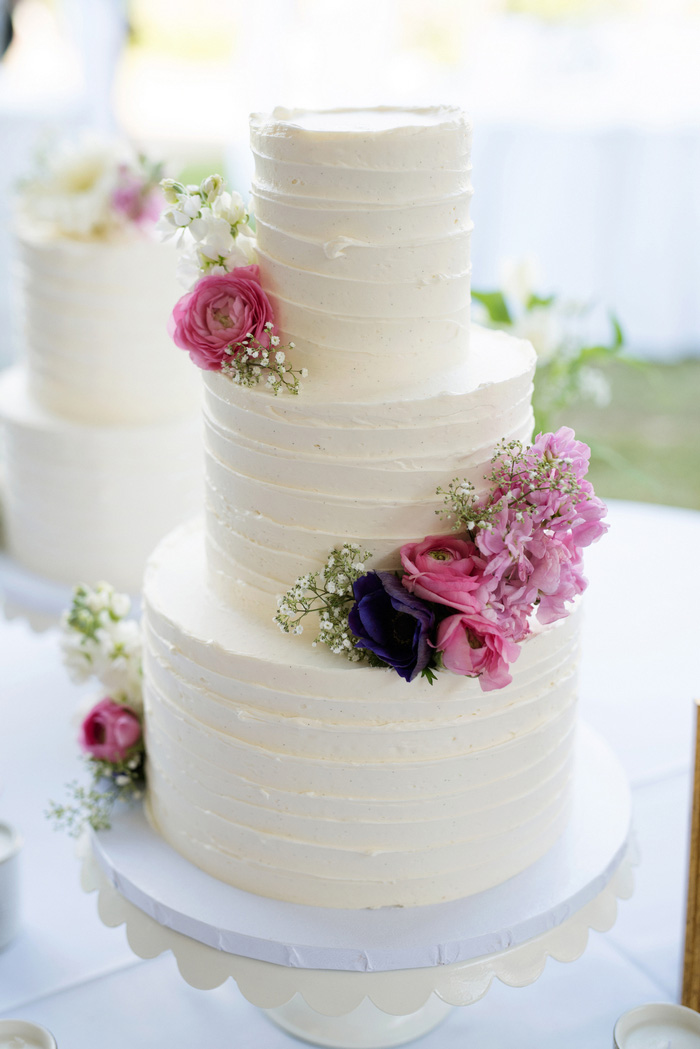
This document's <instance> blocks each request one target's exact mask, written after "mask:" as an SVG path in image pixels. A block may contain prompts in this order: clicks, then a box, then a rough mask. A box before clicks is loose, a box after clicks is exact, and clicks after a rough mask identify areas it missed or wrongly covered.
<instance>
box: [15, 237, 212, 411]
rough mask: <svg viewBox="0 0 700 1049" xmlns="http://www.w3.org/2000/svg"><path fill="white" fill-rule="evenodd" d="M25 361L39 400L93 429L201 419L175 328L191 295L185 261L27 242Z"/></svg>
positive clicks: (145, 242)
mask: <svg viewBox="0 0 700 1049" xmlns="http://www.w3.org/2000/svg"><path fill="white" fill-rule="evenodd" d="M17 253H18V257H17V264H16V265H17V278H18V293H19V302H20V308H21V324H22V331H23V351H24V356H25V360H26V364H27V374H28V376H29V389H30V393H31V395H32V397H33V398H34V399H35V400H36V401H37V402H38V403H39V404H40V405H41V406H42V407H43V408H45V409H47V410H48V411H53V412H56V413H57V414H58V415H61V416H63V417H64V418H67V419H73V420H75V421H80V422H85V423H95V424H96V425H104V424H112V423H116V424H130V423H148V422H155V421H161V420H163V421H164V420H168V419H170V420H172V419H177V418H178V417H182V416H183V415H185V414H190V415H192V414H194V413H195V412H196V410H197V406H198V398H199V384H198V383H197V381H196V379H195V377H194V376H193V374H192V367H191V364H190V362H189V361H188V359H187V357H186V355H185V354H178V353H174V352H173V346H172V341H171V339H170V337H169V335H168V332H167V322H168V317H169V316H170V312H171V310H172V307H173V304H174V303H175V301H176V300H177V299H178V298H179V296H180V294H181V290H180V289H179V288H178V285H177V282H176V280H175V251H174V249H173V247H172V245H165V244H160V243H158V242H156V241H154V240H150V239H148V238H147V237H146V236H139V237H137V236H132V237H124V238H123V239H120V240H106V241H79V240H70V239H68V238H66V237H57V236H46V235H43V234H41V233H40V232H38V231H37V230H33V229H31V228H28V227H26V225H25V227H24V228H23V229H22V230H21V231H20V233H19V236H18V238H17Z"/></svg>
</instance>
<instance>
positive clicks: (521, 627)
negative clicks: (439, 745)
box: [274, 427, 607, 692]
mask: <svg viewBox="0 0 700 1049" xmlns="http://www.w3.org/2000/svg"><path fill="white" fill-rule="evenodd" d="M589 457H590V449H589V448H588V446H587V445H585V444H583V443H582V442H581V441H577V440H576V439H575V437H574V433H573V430H571V429H569V428H567V427H562V428H561V429H559V430H558V431H557V432H556V433H546V434H540V435H539V436H538V437H537V439H536V440H535V442H534V444H533V445H532V446H531V447H529V448H525V447H524V446H523V445H522V444H521V442H519V441H511V442H508V443H506V444H501V445H500V447H499V448H498V449H497V451H496V454H495V456H494V457H493V459H492V471H491V475H490V478H489V479H490V481H491V485H492V487H491V490H490V491H489V493H488V494H487V495H486V496H484V497H478V496H477V495H476V492H475V489H474V486H473V485H471V484H470V483H469V482H466V481H460V480H459V479H455V480H454V481H452V482H451V483H450V484H449V485H448V487H447V488H446V489H438V494H440V495H443V496H444V503H445V509H444V510H441V511H439V513H441V514H442V516H444V517H446V518H447V519H448V520H450V521H452V522H453V528H454V530H455V531H457V532H458V533H460V534H459V535H458V536H454V535H453V536H450V535H447V536H446V535H430V536H426V537H425V538H424V539H422V540H420V541H417V542H411V543H406V544H405V545H404V546H402V547H401V550H400V551H399V554H398V557H397V560H398V559H399V558H400V563H401V567H400V568H397V570H396V571H369V572H366V571H365V562H366V561H367V560H368V558H370V557H371V556H372V555H371V553H370V552H369V551H361V550H360V549H359V548H358V547H357V546H355V545H353V544H349V543H346V544H344V545H343V546H342V547H340V548H339V549H336V550H334V551H332V553H331V554H330V555H329V558H328V560H327V562H326V565H325V567H324V568H323V569H321V570H320V571H319V572H315V573H312V574H308V575H305V576H302V577H300V578H299V579H297V580H296V582H295V584H294V586H293V587H292V588H291V589H290V590H289V591H288V592H287V593H286V594H285V595H284V596H282V597H280V598H279V601H278V611H277V614H276V615H275V617H274V618H275V622H276V623H277V624H278V625H279V627H280V628H281V629H282V630H283V631H285V632H287V633H289V632H291V633H295V634H300V633H302V631H303V625H302V620H303V619H304V618H305V617H306V616H308V615H310V614H312V613H316V614H317V615H318V616H319V624H320V628H319V632H318V634H317V636H316V639H315V641H314V642H312V643H313V644H317V643H319V642H321V643H322V644H325V645H327V646H328V647H329V648H330V649H331V651H332V652H334V653H336V654H339V655H341V654H342V655H345V656H346V657H347V658H348V659H350V660H352V661H354V662H357V661H360V660H365V661H367V662H369V663H370V664H371V665H372V666H379V667H390V668H392V669H393V670H394V671H396V673H397V674H399V676H400V677H402V678H404V679H405V680H406V681H413V680H414V679H415V678H416V677H418V676H420V675H422V676H423V677H426V678H427V679H428V680H429V681H430V683H431V684H432V683H433V681H434V680H435V676H436V673H437V672H438V671H440V670H447V671H450V672H452V673H454V674H462V675H464V676H467V677H476V678H478V679H479V683H480V685H481V688H482V689H483V690H484V691H485V692H486V691H490V690H492V689H499V688H503V687H505V686H506V685H508V684H510V682H511V681H512V677H511V675H510V673H509V666H510V664H511V663H513V662H514V661H515V660H516V659H517V658H518V656H519V654H520V647H519V642H521V641H523V640H524V639H525V638H526V637H528V636H529V635H530V634H531V633H532V631H533V621H538V622H539V623H541V624H546V623H553V622H555V621H556V620H558V619H561V618H563V617H564V616H566V615H567V605H568V604H569V603H570V602H571V601H572V600H573V599H574V598H575V597H577V596H578V595H579V594H581V593H583V591H584V589H585V587H586V580H585V578H584V576H583V573H582V551H583V549H584V548H585V547H587V546H589V545H590V544H591V543H593V542H595V541H596V540H597V539H599V538H600V536H602V535H603V534H604V533H605V532H606V531H607V525H606V524H605V523H604V521H603V517H604V515H605V512H606V507H605V504H604V503H603V502H602V501H601V500H600V499H598V498H597V496H596V495H595V493H594V491H593V487H592V485H591V484H590V482H589V481H587V480H586V473H587V470H588V462H589Z"/></svg>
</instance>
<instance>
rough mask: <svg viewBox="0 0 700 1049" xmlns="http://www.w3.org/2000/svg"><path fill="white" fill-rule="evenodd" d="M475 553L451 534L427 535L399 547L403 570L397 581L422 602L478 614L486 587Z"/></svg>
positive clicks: (487, 591)
mask: <svg viewBox="0 0 700 1049" xmlns="http://www.w3.org/2000/svg"><path fill="white" fill-rule="evenodd" d="M478 553H479V552H478V550H477V549H476V547H475V546H474V544H473V543H472V542H469V541H468V540H464V539H456V538H455V537H454V536H451V535H429V536H426V538H425V539H423V540H421V542H420V543H406V544H405V546H402V547H401V564H402V565H403V567H404V571H405V575H404V576H403V578H402V580H401V582H402V583H403V585H404V586H405V588H406V589H407V590H408V591H409V593H411V594H415V595H416V596H417V597H421V598H423V600H424V601H435V602H437V604H439V605H447V606H448V608H456V609H459V610H460V611H462V612H471V613H478V612H481V611H483V609H484V606H485V605H486V603H487V601H488V597H489V587H488V586H487V585H486V582H485V579H484V574H483V560H482V559H481V558H480V557H479V556H478ZM492 585H493V584H492Z"/></svg>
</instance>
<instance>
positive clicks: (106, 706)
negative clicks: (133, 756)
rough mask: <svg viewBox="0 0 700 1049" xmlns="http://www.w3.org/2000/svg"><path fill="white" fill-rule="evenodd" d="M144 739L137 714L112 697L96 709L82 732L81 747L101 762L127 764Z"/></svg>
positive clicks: (103, 700)
mask: <svg viewBox="0 0 700 1049" xmlns="http://www.w3.org/2000/svg"><path fill="white" fill-rule="evenodd" d="M140 739H141V722H140V721H139V719H138V717H137V715H136V714H135V713H134V711H133V710H131V708H130V707H125V706H124V705H123V704H121V703H115V702H114V700H113V699H109V697H107V698H105V699H101V700H100V702H99V703H98V704H97V705H96V706H94V707H93V708H92V710H91V711H90V713H89V714H88V716H87V717H86V718H85V720H84V721H83V724H82V726H81V729H80V746H81V747H82V748H83V750H84V751H85V752H86V753H87V754H89V755H90V756H91V757H93V758H98V759H99V760H100V761H111V762H117V761H123V760H124V758H125V757H126V755H127V754H128V752H129V751H130V750H131V748H132V747H133V746H135V744H136V743H138V741H139V740H140Z"/></svg>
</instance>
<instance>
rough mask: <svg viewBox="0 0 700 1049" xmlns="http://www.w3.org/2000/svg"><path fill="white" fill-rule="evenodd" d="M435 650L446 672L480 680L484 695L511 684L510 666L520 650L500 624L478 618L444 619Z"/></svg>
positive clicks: (459, 616)
mask: <svg viewBox="0 0 700 1049" xmlns="http://www.w3.org/2000/svg"><path fill="white" fill-rule="evenodd" d="M435 647H436V648H437V650H438V652H441V653H442V662H443V664H444V666H445V669H446V670H450V671H451V672H452V673H453V674H462V675H464V676H466V677H476V676H478V677H479V684H480V685H481V688H482V689H483V691H484V692H491V691H492V690H493V689H496V688H503V687H504V686H505V685H509V684H510V683H511V681H512V680H513V678H512V676H511V675H510V674H509V673H508V666H509V664H510V663H514V662H515V660H516V659H517V658H518V656H519V655H520V646H519V645H517V644H516V643H515V641H513V640H511V639H510V638H509V637H506V635H505V633H504V632H503V630H502V629H501V627H500V626H499V624H498V623H497V622H493V621H491V620H489V619H486V618H485V617H484V616H479V615H464V614H462V615H456V616H448V617H447V619H443V621H442V622H441V623H440V626H439V627H438V635H437V641H436V643H435Z"/></svg>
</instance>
